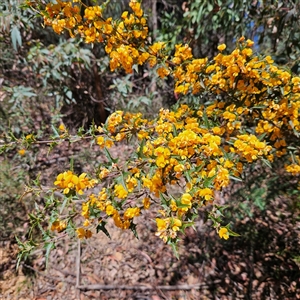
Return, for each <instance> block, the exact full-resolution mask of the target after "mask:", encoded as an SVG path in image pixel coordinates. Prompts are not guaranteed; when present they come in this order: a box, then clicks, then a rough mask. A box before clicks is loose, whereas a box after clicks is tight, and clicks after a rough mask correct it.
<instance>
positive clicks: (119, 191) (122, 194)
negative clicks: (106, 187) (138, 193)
mask: <svg viewBox="0 0 300 300" xmlns="http://www.w3.org/2000/svg"><path fill="white" fill-rule="evenodd" d="M115 195H116V196H117V197H118V198H120V199H124V198H126V197H127V195H128V192H127V191H126V190H125V189H124V187H123V185H122V184H116V185H115Z"/></svg>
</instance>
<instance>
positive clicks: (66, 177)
mask: <svg viewBox="0 0 300 300" xmlns="http://www.w3.org/2000/svg"><path fill="white" fill-rule="evenodd" d="M86 176H87V174H86V173H82V174H81V175H79V176H77V175H75V174H74V173H73V172H72V171H66V172H63V173H60V174H59V175H58V176H57V178H56V181H55V182H54V184H55V185H56V186H57V187H58V188H60V189H63V193H64V194H69V193H70V192H72V191H75V192H76V193H78V194H79V195H82V194H83V191H84V190H85V189H87V188H91V187H93V186H95V184H96V183H97V180H95V179H91V180H90V179H88V178H87V177H86Z"/></svg>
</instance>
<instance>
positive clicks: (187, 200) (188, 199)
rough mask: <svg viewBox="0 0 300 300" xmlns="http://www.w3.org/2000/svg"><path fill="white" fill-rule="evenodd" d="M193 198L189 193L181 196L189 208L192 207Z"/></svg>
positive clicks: (183, 202) (182, 201)
mask: <svg viewBox="0 0 300 300" xmlns="http://www.w3.org/2000/svg"><path fill="white" fill-rule="evenodd" d="M192 199H193V197H192V196H191V195H190V194H189V193H185V194H183V195H182V197H181V203H182V204H184V205H187V207H188V208H191V207H192Z"/></svg>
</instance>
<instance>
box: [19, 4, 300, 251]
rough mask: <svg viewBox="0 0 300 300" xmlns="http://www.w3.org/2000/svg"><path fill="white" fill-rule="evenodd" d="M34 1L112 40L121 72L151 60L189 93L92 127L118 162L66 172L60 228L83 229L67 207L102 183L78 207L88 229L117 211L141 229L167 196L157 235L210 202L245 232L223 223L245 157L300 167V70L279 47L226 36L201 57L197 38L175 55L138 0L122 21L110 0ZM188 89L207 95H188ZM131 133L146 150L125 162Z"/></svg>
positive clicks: (188, 220) (188, 222)
mask: <svg viewBox="0 0 300 300" xmlns="http://www.w3.org/2000/svg"><path fill="white" fill-rule="evenodd" d="M31 5H33V6H34V8H35V9H38V10H39V12H40V13H41V14H42V15H43V17H44V22H45V25H49V26H52V28H53V30H54V31H55V32H56V33H58V34H60V33H62V32H64V31H67V32H69V33H70V36H71V37H74V36H80V37H81V38H82V39H83V40H84V41H85V42H86V43H104V44H105V51H106V53H107V54H108V56H109V58H110V69H111V71H114V70H116V69H118V68H122V69H124V70H125V71H126V72H127V73H131V72H133V70H134V69H135V68H136V66H137V65H144V64H148V65H149V66H150V67H156V68H157V73H158V75H159V76H160V77H161V78H165V77H166V76H172V77H173V78H174V80H175V87H174V93H176V94H177V95H181V96H180V98H179V101H178V103H177V104H176V105H175V106H174V107H172V108H171V109H164V108H162V109H161V110H160V112H159V115H158V116H157V117H156V118H153V119H146V118H143V116H142V115H141V114H140V113H135V114H133V113H129V112H123V111H116V112H114V113H113V114H111V115H110V117H109V118H108V119H107V121H106V123H105V124H103V126H100V127H93V128H92V129H91V130H90V131H89V133H88V134H89V135H90V137H91V139H92V140H93V141H95V142H96V143H97V144H98V145H99V147H100V148H101V149H103V151H104V153H105V154H106V156H107V158H108V162H107V163H101V165H100V166H99V170H98V173H97V174H96V175H97V177H96V175H94V176H91V177H89V176H88V175H87V174H85V173H83V174H80V175H79V174H74V173H73V172H72V171H65V172H63V173H61V174H59V175H58V176H57V178H56V180H55V182H54V185H55V186H56V188H54V190H53V192H54V191H56V190H59V191H62V193H63V194H64V197H65V199H66V200H65V201H63V202H61V201H53V202H52V203H51V205H52V209H53V212H52V216H51V218H50V221H49V228H50V229H51V230H52V231H54V230H57V231H58V232H61V231H64V230H66V229H67V228H68V227H72V228H74V224H73V218H74V212H72V214H70V215H67V216H66V215H64V217H61V216H60V215H59V213H58V208H59V207H61V206H63V207H67V206H66V205H70V207H72V203H73V204H74V201H75V200H76V199H77V197H78V195H83V196H84V195H85V194H84V193H85V192H86V190H87V189H89V188H93V187H95V186H96V185H100V187H101V188H100V192H98V193H94V192H91V193H89V194H87V195H86V196H85V197H86V198H85V201H84V202H83V204H82V207H81V211H80V212H77V213H78V214H79V213H80V214H81V215H82V217H83V218H82V225H79V226H77V225H76V228H75V230H76V232H77V235H78V237H79V238H89V237H91V236H92V234H93V233H94V232H95V231H96V232H98V231H100V230H102V231H103V232H104V233H106V234H109V233H108V232H107V231H106V229H105V224H106V221H107V219H109V218H112V219H113V221H114V224H115V225H116V226H117V227H119V228H121V229H131V230H132V231H133V232H135V226H136V225H135V223H134V219H135V218H136V217H138V216H140V215H141V214H142V213H143V211H144V210H147V209H149V208H150V207H151V205H152V204H154V203H158V207H159V209H158V210H157V217H156V225H157V231H156V235H157V236H158V237H160V238H161V239H162V240H163V241H164V242H166V243H169V244H171V245H173V246H174V245H176V243H177V241H178V233H179V232H184V230H185V228H187V227H189V226H192V225H193V220H194V219H195V218H196V217H197V215H198V209H199V208H202V207H207V209H208V217H209V218H210V219H211V220H212V222H213V226H214V228H215V229H216V230H217V232H218V234H219V236H220V237H221V238H224V239H228V238H229V236H235V235H237V234H236V233H234V232H233V231H232V230H231V229H230V227H229V225H224V224H222V218H221V217H222V210H223V209H224V207H223V206H221V205H219V204H218V203H216V202H215V200H214V194H215V192H216V191H220V190H222V189H224V188H226V187H227V186H228V185H229V184H230V182H231V180H240V179H239V178H240V176H241V174H242V172H243V170H244V168H245V166H246V165H248V164H252V163H255V162H257V161H258V160H261V161H263V162H264V163H265V164H266V165H267V166H271V165H272V162H274V161H275V160H279V159H280V160H283V161H285V162H286V171H287V172H290V173H292V174H293V175H295V176H297V175H299V173H300V156H299V132H300V123H299V108H300V77H297V76H293V75H292V74H291V72H290V71H289V70H286V69H283V68H280V67H278V66H276V65H275V64H274V63H273V60H272V58H271V57H269V56H266V57H260V56H257V55H255V54H254V53H253V50H252V46H253V42H252V41H251V40H246V39H245V38H244V37H241V38H240V39H239V41H238V42H237V46H236V49H234V50H233V51H232V52H231V53H226V52H225V51H226V45H224V44H222V45H220V46H219V47H218V50H219V54H218V55H217V56H215V57H214V58H213V59H212V60H211V61H209V60H208V59H207V58H194V57H193V54H192V50H191V48H190V47H189V45H187V44H186V45H182V44H179V45H176V47H175V52H174V55H171V53H172V51H171V50H172V49H168V44H167V43H164V42H154V43H150V42H149V39H148V27H147V21H146V17H145V16H144V13H143V10H142V8H141V4H140V3H139V2H137V1H135V0H131V1H130V4H129V6H130V8H131V12H128V11H125V12H123V14H122V15H121V17H120V19H118V20H113V19H112V18H107V19H105V18H104V17H103V11H104V9H105V5H106V4H105V3H104V4H103V5H101V6H93V7H88V6H85V5H84V4H83V3H82V2H81V1H79V0H77V1H75V0H74V1H73V2H62V1H60V0H57V3H56V4H53V3H49V4H47V6H46V7H45V8H42V7H41V4H39V5H37V4H36V3H35V4H31ZM80 11H84V14H83V15H81V14H80ZM188 94H193V95H194V96H195V99H198V100H197V101H190V102H188V101H185V99H186V96H187V95H188ZM61 131H62V133H63V134H62V135H61V138H63V139H71V138H72V137H71V136H70V135H69V134H68V131H67V130H66V129H65V128H63V130H61ZM125 140H132V141H133V142H135V143H136V151H134V152H133V153H132V154H131V156H130V157H129V158H128V159H127V160H126V163H124V164H120V163H119V161H118V159H116V158H113V157H112V155H111V154H110V152H109V148H110V147H111V146H112V145H114V144H118V143H121V142H122V141H125ZM32 142H35V141H34V139H33V138H32ZM20 151H22V152H23V150H20ZM24 151H25V150H24ZM107 178H109V179H110V180H106V179H107ZM103 183H104V184H103ZM174 186H176V187H177V189H174ZM174 190H176V193H175V192H174ZM92 191H93V190H92ZM178 191H180V192H181V194H180V195H179V196H178ZM83 196H81V197H83ZM156 207H157V205H156ZM70 210H71V209H70Z"/></svg>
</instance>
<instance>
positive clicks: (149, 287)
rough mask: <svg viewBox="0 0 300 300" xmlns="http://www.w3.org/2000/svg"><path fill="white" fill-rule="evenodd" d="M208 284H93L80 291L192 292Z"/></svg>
mask: <svg viewBox="0 0 300 300" xmlns="http://www.w3.org/2000/svg"><path fill="white" fill-rule="evenodd" d="M220 282H221V280H216V281H214V284H218V283H220ZM208 286H209V285H208V284H205V283H204V284H193V285H188V284H182V285H158V286H152V285H150V284H141V285H112V284H91V285H81V286H78V287H77V288H78V289H81V290H84V291H87V290H138V291H147V290H163V291H178V290H182V291H190V290H199V289H201V288H204V287H208Z"/></svg>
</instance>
